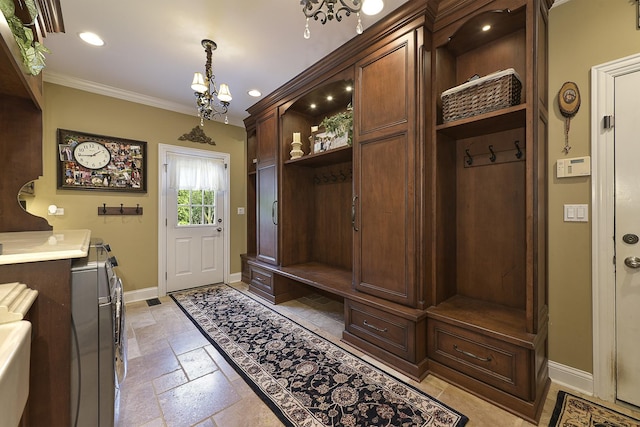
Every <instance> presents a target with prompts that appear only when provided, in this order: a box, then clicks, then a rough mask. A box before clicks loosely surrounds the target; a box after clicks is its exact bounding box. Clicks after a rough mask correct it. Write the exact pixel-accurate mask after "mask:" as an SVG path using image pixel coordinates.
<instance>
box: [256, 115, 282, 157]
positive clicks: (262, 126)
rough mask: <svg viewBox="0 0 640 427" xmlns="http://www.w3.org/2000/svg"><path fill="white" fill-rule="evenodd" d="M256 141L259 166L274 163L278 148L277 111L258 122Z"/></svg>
mask: <svg viewBox="0 0 640 427" xmlns="http://www.w3.org/2000/svg"><path fill="white" fill-rule="evenodd" d="M256 139H257V141H256V143H257V147H256V154H257V161H258V166H260V165H265V164H267V163H274V162H275V160H276V156H277V147H278V115H277V112H276V110H275V109H274V110H272V111H269V112H268V113H266V114H264V115H262V116H261V117H259V118H258V119H257V120H256Z"/></svg>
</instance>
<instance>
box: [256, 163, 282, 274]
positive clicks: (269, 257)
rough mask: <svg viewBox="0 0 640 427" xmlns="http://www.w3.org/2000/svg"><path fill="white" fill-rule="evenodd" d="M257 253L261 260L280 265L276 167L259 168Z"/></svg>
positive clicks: (257, 178)
mask: <svg viewBox="0 0 640 427" xmlns="http://www.w3.org/2000/svg"><path fill="white" fill-rule="evenodd" d="M256 180H257V187H258V192H257V199H258V203H257V204H258V208H257V238H258V241H257V253H256V256H257V258H258V259H259V260H261V261H264V262H268V263H271V264H277V263H278V225H277V224H278V171H277V167H276V166H275V165H271V166H267V167H258V172H257V177H256Z"/></svg>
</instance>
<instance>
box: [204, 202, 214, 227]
mask: <svg viewBox="0 0 640 427" xmlns="http://www.w3.org/2000/svg"><path fill="white" fill-rule="evenodd" d="M203 213H204V224H213V223H214V222H215V219H216V217H215V209H214V208H213V206H205V207H204V212H203Z"/></svg>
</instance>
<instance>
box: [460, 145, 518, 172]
mask: <svg viewBox="0 0 640 427" xmlns="http://www.w3.org/2000/svg"><path fill="white" fill-rule="evenodd" d="M524 148H525V147H524V146H521V145H520V141H519V140H516V141H513V142H496V143H494V144H490V145H486V146H484V147H483V146H482V145H480V144H476V145H474V144H471V145H469V146H468V147H466V148H465V149H464V154H463V165H464V167H465V168H470V167H475V166H486V165H497V164H501V163H510V162H519V161H523V160H524V159H525V150H524Z"/></svg>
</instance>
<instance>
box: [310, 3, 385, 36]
mask: <svg viewBox="0 0 640 427" xmlns="http://www.w3.org/2000/svg"><path fill="white" fill-rule="evenodd" d="M300 4H301V5H302V11H303V12H304V15H305V16H306V17H307V23H306V25H305V27H304V34H303V35H304V38H305V39H308V38H310V37H311V31H310V30H309V18H313V19H314V20H316V21H320V22H321V23H322V25H324V24H326V23H327V21H332V20H333V19H334V18H335V20H336V21H338V22H340V21H342V18H343V15H344V16H350V15H351V14H352V13H355V14H356V15H357V16H358V25H356V33H358V34H362V31H363V29H362V21H361V20H360V12H361V11H362V13H364V14H365V15H377V14H378V13H380V11H381V10H382V8H383V7H384V3H383V2H382V0H300Z"/></svg>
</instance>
